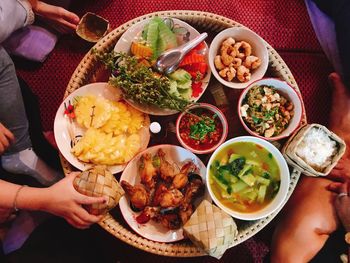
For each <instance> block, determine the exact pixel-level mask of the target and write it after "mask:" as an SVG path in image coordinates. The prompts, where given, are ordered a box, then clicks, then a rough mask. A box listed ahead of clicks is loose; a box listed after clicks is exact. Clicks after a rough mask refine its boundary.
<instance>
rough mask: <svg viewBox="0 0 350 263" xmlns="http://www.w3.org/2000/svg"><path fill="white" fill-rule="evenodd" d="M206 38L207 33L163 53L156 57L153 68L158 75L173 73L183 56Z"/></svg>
mask: <svg viewBox="0 0 350 263" xmlns="http://www.w3.org/2000/svg"><path fill="white" fill-rule="evenodd" d="M207 36H208V34H207V33H202V34H200V35H199V36H197V37H195V38H194V39H192V40H190V41H189V42H187V43H185V44H183V45H181V46H179V47H176V48H173V49H170V50H167V51H165V52H164V53H162V54H161V55H160V56H159V57H158V59H157V61H156V64H155V68H156V69H157V71H159V72H160V73H165V74H170V73H171V72H173V71H175V70H176V69H177V68H178V67H179V64H180V63H181V61H182V60H183V58H184V57H185V55H186V54H187V53H188V52H189V51H191V50H192V49H193V48H194V47H196V46H197V45H198V44H199V43H201V42H202V41H203V40H204V39H206V38H207Z"/></svg>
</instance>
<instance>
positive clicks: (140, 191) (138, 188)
mask: <svg viewBox="0 0 350 263" xmlns="http://www.w3.org/2000/svg"><path fill="white" fill-rule="evenodd" d="M121 185H122V187H123V189H124V190H125V192H126V193H127V195H128V196H129V197H130V203H131V208H132V209H133V210H135V211H141V210H143V209H144V208H145V207H146V206H147V205H148V203H149V200H150V196H149V192H148V191H147V190H146V188H145V187H144V186H143V185H142V184H137V185H135V186H132V185H131V184H129V183H128V182H127V181H124V180H123V181H121Z"/></svg>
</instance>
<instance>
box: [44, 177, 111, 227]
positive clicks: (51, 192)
mask: <svg viewBox="0 0 350 263" xmlns="http://www.w3.org/2000/svg"><path fill="white" fill-rule="evenodd" d="M78 174H79V173H77V172H74V173H70V174H69V175H68V176H66V177H65V178H63V179H62V180H61V181H59V182H57V183H56V184H54V185H52V186H51V187H49V188H47V194H48V198H47V201H46V202H45V204H44V207H43V210H45V211H47V212H50V213H52V214H54V215H57V216H61V217H63V218H64V219H66V220H67V222H68V223H70V224H71V225H73V226H75V227H76V228H80V229H85V228H88V227H89V226H90V225H91V224H93V223H97V222H98V221H100V220H101V219H102V215H100V216H95V215H91V214H89V213H88V212H87V211H86V210H85V209H84V208H83V207H82V205H91V204H97V203H104V202H106V200H105V198H104V197H89V196H86V195H83V194H80V193H78V192H77V191H76V190H75V189H74V186H73V180H74V178H75V177H76V176H77V175H78Z"/></svg>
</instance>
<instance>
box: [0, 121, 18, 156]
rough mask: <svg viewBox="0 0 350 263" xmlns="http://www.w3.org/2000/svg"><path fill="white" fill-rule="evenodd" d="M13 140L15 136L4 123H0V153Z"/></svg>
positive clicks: (0, 153)
mask: <svg viewBox="0 0 350 263" xmlns="http://www.w3.org/2000/svg"><path fill="white" fill-rule="evenodd" d="M14 140H15V136H14V135H13V133H12V132H10V131H9V130H8V129H7V128H6V127H5V126H4V125H2V124H1V123H0V155H2V154H3V153H4V152H5V150H6V149H7V148H8V147H9V146H10V144H11V143H12V142H13V141H14Z"/></svg>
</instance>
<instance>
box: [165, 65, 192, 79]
mask: <svg viewBox="0 0 350 263" xmlns="http://www.w3.org/2000/svg"><path fill="white" fill-rule="evenodd" d="M168 77H169V78H171V79H173V80H176V81H178V82H187V81H189V80H191V79H192V77H191V74H190V73H188V72H187V71H186V70H184V69H181V68H180V69H177V70H175V71H174V72H173V73H171V74H169V75H168Z"/></svg>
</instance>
